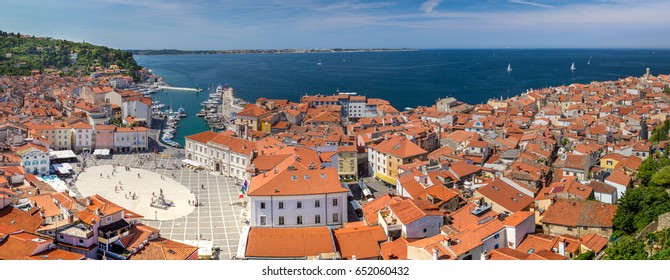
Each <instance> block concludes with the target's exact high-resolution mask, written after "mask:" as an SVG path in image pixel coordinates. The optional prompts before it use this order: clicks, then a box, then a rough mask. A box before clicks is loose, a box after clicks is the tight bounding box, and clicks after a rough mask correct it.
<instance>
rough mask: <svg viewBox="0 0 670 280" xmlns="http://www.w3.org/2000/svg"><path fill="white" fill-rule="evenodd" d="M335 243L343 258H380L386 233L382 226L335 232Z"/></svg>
mask: <svg viewBox="0 0 670 280" xmlns="http://www.w3.org/2000/svg"><path fill="white" fill-rule="evenodd" d="M333 234H334V235H335V241H336V242H337V243H336V244H337V247H338V248H339V251H340V254H341V255H342V258H344V259H347V260H350V259H352V258H353V256H356V259H371V258H378V257H379V256H380V250H381V249H380V247H379V244H380V243H381V242H384V241H386V233H384V229H382V228H381V227H380V226H365V225H363V226H356V227H345V228H341V229H336V230H333Z"/></svg>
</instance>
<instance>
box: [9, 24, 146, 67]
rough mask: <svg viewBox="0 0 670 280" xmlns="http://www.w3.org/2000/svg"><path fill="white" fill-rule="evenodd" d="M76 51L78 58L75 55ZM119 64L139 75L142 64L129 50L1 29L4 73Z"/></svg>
mask: <svg viewBox="0 0 670 280" xmlns="http://www.w3.org/2000/svg"><path fill="white" fill-rule="evenodd" d="M73 53H76V54H77V58H76V60H75V59H73V56H72V54H73ZM112 64H116V65H118V66H119V67H120V68H121V69H127V70H128V71H129V72H128V74H130V75H132V76H133V77H135V76H136V75H135V73H136V71H137V70H139V69H140V67H139V66H138V65H137V62H135V60H134V59H133V56H132V54H131V53H129V52H124V51H121V50H117V49H110V48H107V47H101V46H94V45H91V44H89V43H77V42H71V41H66V40H60V39H52V38H38V37H29V36H25V35H24V36H22V35H21V34H19V33H17V34H14V33H7V32H4V31H2V30H0V75H30V71H31V70H40V71H42V70H44V69H46V68H54V69H58V70H63V72H64V73H65V74H68V75H74V74H76V73H77V72H80V73H81V74H84V75H86V74H89V73H90V71H89V69H90V67H92V66H101V67H108V66H109V65H112Z"/></svg>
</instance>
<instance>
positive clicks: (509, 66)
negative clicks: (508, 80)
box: [507, 63, 512, 72]
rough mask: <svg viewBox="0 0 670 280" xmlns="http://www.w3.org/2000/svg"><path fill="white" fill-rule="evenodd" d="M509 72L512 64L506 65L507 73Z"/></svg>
mask: <svg viewBox="0 0 670 280" xmlns="http://www.w3.org/2000/svg"><path fill="white" fill-rule="evenodd" d="M511 71H512V64H511V63H510V64H507V72H511Z"/></svg>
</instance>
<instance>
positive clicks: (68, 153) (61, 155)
mask: <svg viewBox="0 0 670 280" xmlns="http://www.w3.org/2000/svg"><path fill="white" fill-rule="evenodd" d="M49 157H50V158H51V159H66V158H77V155H75V154H74V152H73V151H72V150H64V151H51V152H49Z"/></svg>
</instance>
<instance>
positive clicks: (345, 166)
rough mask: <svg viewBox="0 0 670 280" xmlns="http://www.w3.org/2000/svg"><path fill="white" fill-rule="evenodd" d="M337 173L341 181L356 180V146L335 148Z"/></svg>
mask: <svg viewBox="0 0 670 280" xmlns="http://www.w3.org/2000/svg"><path fill="white" fill-rule="evenodd" d="M337 173H338V174H339V175H340V179H343V180H347V179H348V180H358V151H357V150H356V146H339V147H337Z"/></svg>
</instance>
